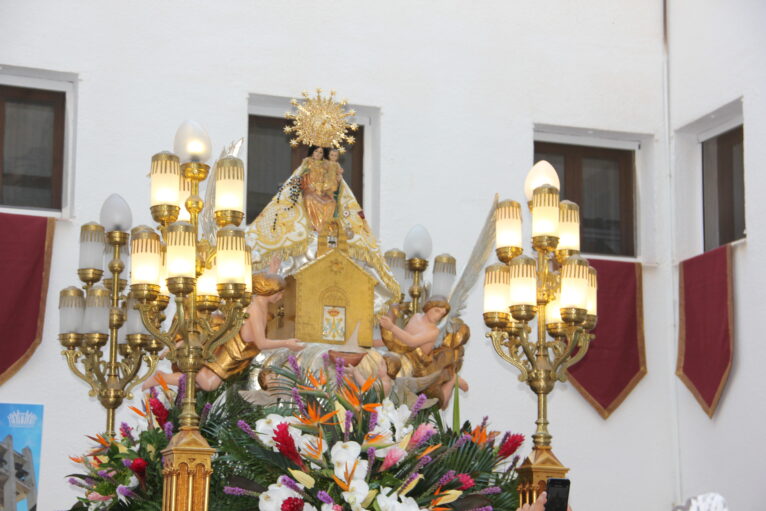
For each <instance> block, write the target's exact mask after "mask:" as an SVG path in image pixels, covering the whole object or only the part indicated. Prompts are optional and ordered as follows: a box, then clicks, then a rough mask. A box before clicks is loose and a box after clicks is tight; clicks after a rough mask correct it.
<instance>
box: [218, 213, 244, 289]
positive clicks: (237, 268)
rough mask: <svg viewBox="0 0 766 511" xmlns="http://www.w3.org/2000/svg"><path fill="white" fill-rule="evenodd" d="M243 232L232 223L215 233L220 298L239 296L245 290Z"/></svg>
mask: <svg viewBox="0 0 766 511" xmlns="http://www.w3.org/2000/svg"><path fill="white" fill-rule="evenodd" d="M244 251H245V233H244V232H242V231H241V230H239V229H237V228H236V227H234V226H233V225H227V226H226V227H224V228H222V229H219V230H218V233H217V235H216V263H217V264H216V268H217V273H218V278H217V280H218V294H219V296H221V298H225V299H231V298H239V297H240V296H241V295H242V293H243V292H244V291H245V282H244V280H245V279H244V274H245V268H244V266H245V257H244Z"/></svg>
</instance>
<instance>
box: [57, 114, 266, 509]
mask: <svg viewBox="0 0 766 511" xmlns="http://www.w3.org/2000/svg"><path fill="white" fill-rule="evenodd" d="M175 152H176V153H177V154H173V153H170V152H162V153H158V154H156V155H154V156H153V157H152V163H151V174H150V176H151V194H150V195H151V208H150V209H151V214H152V218H153V219H154V220H155V221H156V222H157V223H158V224H159V225H158V228H157V231H159V232H157V231H155V230H154V229H152V228H151V227H148V226H138V227H135V228H134V229H132V231H131V233H130V248H131V259H132V260H131V272H130V293H129V294H128V295H127V296H121V295H120V293H121V291H122V290H123V289H124V288H125V287H126V285H127V282H126V280H123V279H121V278H120V275H121V273H122V272H123V270H124V264H123V263H122V261H121V259H120V254H121V249H122V248H123V247H125V246H126V244H127V241H128V233H127V232H126V231H127V229H128V227H129V226H130V224H131V214H130V208H129V207H128V205H127V203H125V201H124V200H122V199H121V198H120V197H119V196H117V195H113V196H111V197H110V198H109V199H107V201H106V203H105V204H104V207H103V208H102V212H101V223H102V224H103V225H98V224H86V225H85V226H83V230H82V235H81V250H80V269H79V270H78V275H79V276H80V279H81V280H82V281H83V282H85V290H86V294H87V298H84V293H83V292H82V291H81V290H79V289H77V288H67V289H65V290H64V291H62V296H61V311H62V312H61V314H62V323H61V324H62V327H61V328H62V332H64V333H62V334H61V336H60V339H61V342H62V344H63V345H64V347H65V348H67V349H66V350H65V352H64V354H65V355H66V357H67V362H68V363H69V367H70V368H71V369H72V371H73V372H74V373H75V374H76V375H77V376H78V377H80V378H82V379H84V380H86V381H87V382H88V383H90V384H91V387H92V389H93V390H92V391H91V393H97V394H98V395H99V398H100V400H101V402H102V404H104V406H105V407H107V410H108V414H107V434H108V435H112V436H113V435H114V411H115V409H116V408H117V407H118V406H119V405H120V403H121V402H122V400H123V398H125V397H128V398H130V390H131V389H132V388H133V387H135V386H136V385H138V384H139V383H141V382H142V381H144V380H145V379H146V378H147V377H148V376H149V375H151V374H152V373H153V371H154V369H155V367H156V365H157V360H158V358H159V355H158V353H159V351H160V350H162V349H163V348H164V349H166V353H165V355H164V356H165V357H166V358H167V359H169V360H170V361H172V362H174V363H175V364H176V365H177V366H178V368H179V370H180V371H181V372H182V373H183V374H184V375H185V376H186V381H187V382H188V384H187V385H186V393H185V394H184V396H183V404H182V412H181V415H180V428H179V431H178V432H177V433H176V434H175V435H174V436H173V438H172V439H171V441H170V443H169V445H168V447H167V448H166V449H165V450H163V452H162V454H163V460H164V461H163V475H164V490H163V491H164V493H163V510H164V511H171V510H172V511H191V510H194V511H198V510H206V509H207V507H208V493H209V481H210V474H211V472H212V463H211V460H212V455H213V453H214V452H215V450H214V449H211V448H210V446H209V445H208V443H207V441H206V440H205V439H204V438H203V437H202V435H201V434H200V432H199V417H198V415H197V410H196V385H195V380H196V375H197V372H198V371H199V369H200V368H201V367H202V365H203V363H204V362H205V361H208V360H210V359H211V358H212V356H213V354H214V352H215V351H216V349H217V348H218V347H219V346H221V345H222V344H223V343H225V342H227V341H228V340H229V339H231V338H232V337H233V336H234V335H235V334H237V333H238V332H239V330H240V328H241V326H242V323H243V321H244V319H245V317H246V314H245V306H246V305H247V304H249V302H250V293H251V291H252V275H251V271H252V270H251V264H250V257H251V254H250V251H249V249H248V247H247V246H246V245H245V238H244V232H243V231H242V230H240V229H238V228H237V226H238V225H239V224H240V223H241V222H242V219H243V216H244V165H243V163H242V161H241V160H240V159H238V158H236V157H233V156H226V157H222V158H221V159H219V160H218V162H217V163H216V170H215V193H214V205H208V207H209V208H210V207H211V206H214V207H212V208H211V211H214V213H211V215H210V216H211V218H212V217H213V216H214V218H215V222H214V223H215V225H216V226H217V227H218V230H217V232H216V233H215V245H214V246H213V244H212V243H211V242H210V241H212V240H210V241H209V240H208V239H205V234H206V233H201V232H200V213H201V212H202V211H203V208H204V207H205V202H204V201H203V200H202V198H200V196H199V185H200V183H201V182H202V181H204V180H205V179H206V178H207V176H208V174H209V171H210V167H209V166H208V165H207V164H206V163H205V162H206V161H207V160H208V159H209V158H210V139H209V137H208V136H207V133H206V132H205V131H204V129H202V128H201V127H200V126H199V125H197V124H196V123H193V122H191V121H187V122H186V123H184V124H182V125H181V127H180V128H179V130H178V132H177V134H176V140H175ZM181 162H183V163H181ZM208 186H210V185H208ZM105 232H106V234H104V233H105ZM207 234H211V233H207ZM104 238H105V239H106V240H107V242H108V244H109V245H110V246H112V247H113V254H114V255H113V259H112V261H111V262H110V263H109V270H110V271H111V272H112V277H111V278H110V279H109V280H107V281H105V284H106V285H107V287H106V288H102V287H100V286H96V285H95V284H96V283H97V282H98V281H99V280H100V278H101V276H102V273H103V271H102V268H101V266H100V264H101V263H100V255H101V253H103V246H104V242H103V239H104ZM171 295H173V296H174V301H175V311H174V314H173V316H172V321H170V325H169V327H168V328H166V329H165V328H163V324H164V320H165V315H164V311H165V309H166V307H167V306H168V304H169V302H170V298H171ZM110 297H111V302H109V298H110ZM126 316H127V322H126V324H127V325H128V326H127V335H126V336H125V338H126V341H127V342H126V343H125V344H120V343H118V336H119V329H120V327H121V326H122V324H123V322H124V318H125V317H126ZM104 317H105V318H108V322H109V323H108V325H109V329H110V336H109V341H110V350H109V360H108V361H106V362H105V361H102V360H101V352H100V349H101V347H103V346H104V345H105V344H106V342H107V335H106V333H105V332H104V324H105V323H104V321H105V320H103V318H104ZM143 351H146V352H147V353H146V354H143ZM117 353H120V354H121V355H122V360H120V361H117V359H116V356H117ZM142 356H143V359H144V360H145V361H146V365H147V370H146V372H145V373H144V374H143V375H142V376H140V377H137V375H138V373H139V372H140V369H139V367H140V365H141V362H140V361H141V358H142ZM79 358H83V360H84V362H83V370H80V369H79V368H78V367H77V361H78V359H79ZM102 395H103V397H102Z"/></svg>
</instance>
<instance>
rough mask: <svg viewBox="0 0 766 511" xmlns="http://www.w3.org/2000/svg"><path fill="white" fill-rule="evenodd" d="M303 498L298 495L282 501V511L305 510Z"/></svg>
mask: <svg viewBox="0 0 766 511" xmlns="http://www.w3.org/2000/svg"><path fill="white" fill-rule="evenodd" d="M303 504H304V502H303V499H301V498H298V497H287V498H286V499H285V500H283V501H282V511H303Z"/></svg>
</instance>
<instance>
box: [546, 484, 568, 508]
mask: <svg viewBox="0 0 766 511" xmlns="http://www.w3.org/2000/svg"><path fill="white" fill-rule="evenodd" d="M546 491H547V492H548V501H547V502H546V503H545V511H567V504H568V503H569V479H554V478H550V479H548V489H547V490H546Z"/></svg>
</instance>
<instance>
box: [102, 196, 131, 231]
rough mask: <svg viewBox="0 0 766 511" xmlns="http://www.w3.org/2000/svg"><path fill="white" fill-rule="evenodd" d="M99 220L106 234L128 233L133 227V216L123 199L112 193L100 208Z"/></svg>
mask: <svg viewBox="0 0 766 511" xmlns="http://www.w3.org/2000/svg"><path fill="white" fill-rule="evenodd" d="M100 220H101V225H103V226H104V229H106V232H111V231H129V230H130V226H131V225H133V214H132V213H131V212H130V206H128V203H127V202H125V199H123V198H122V196H121V195H119V194H116V193H113V194H112V195H110V196H109V197H107V198H106V200H105V201H104V204H103V205H102V206H101V215H100Z"/></svg>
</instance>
